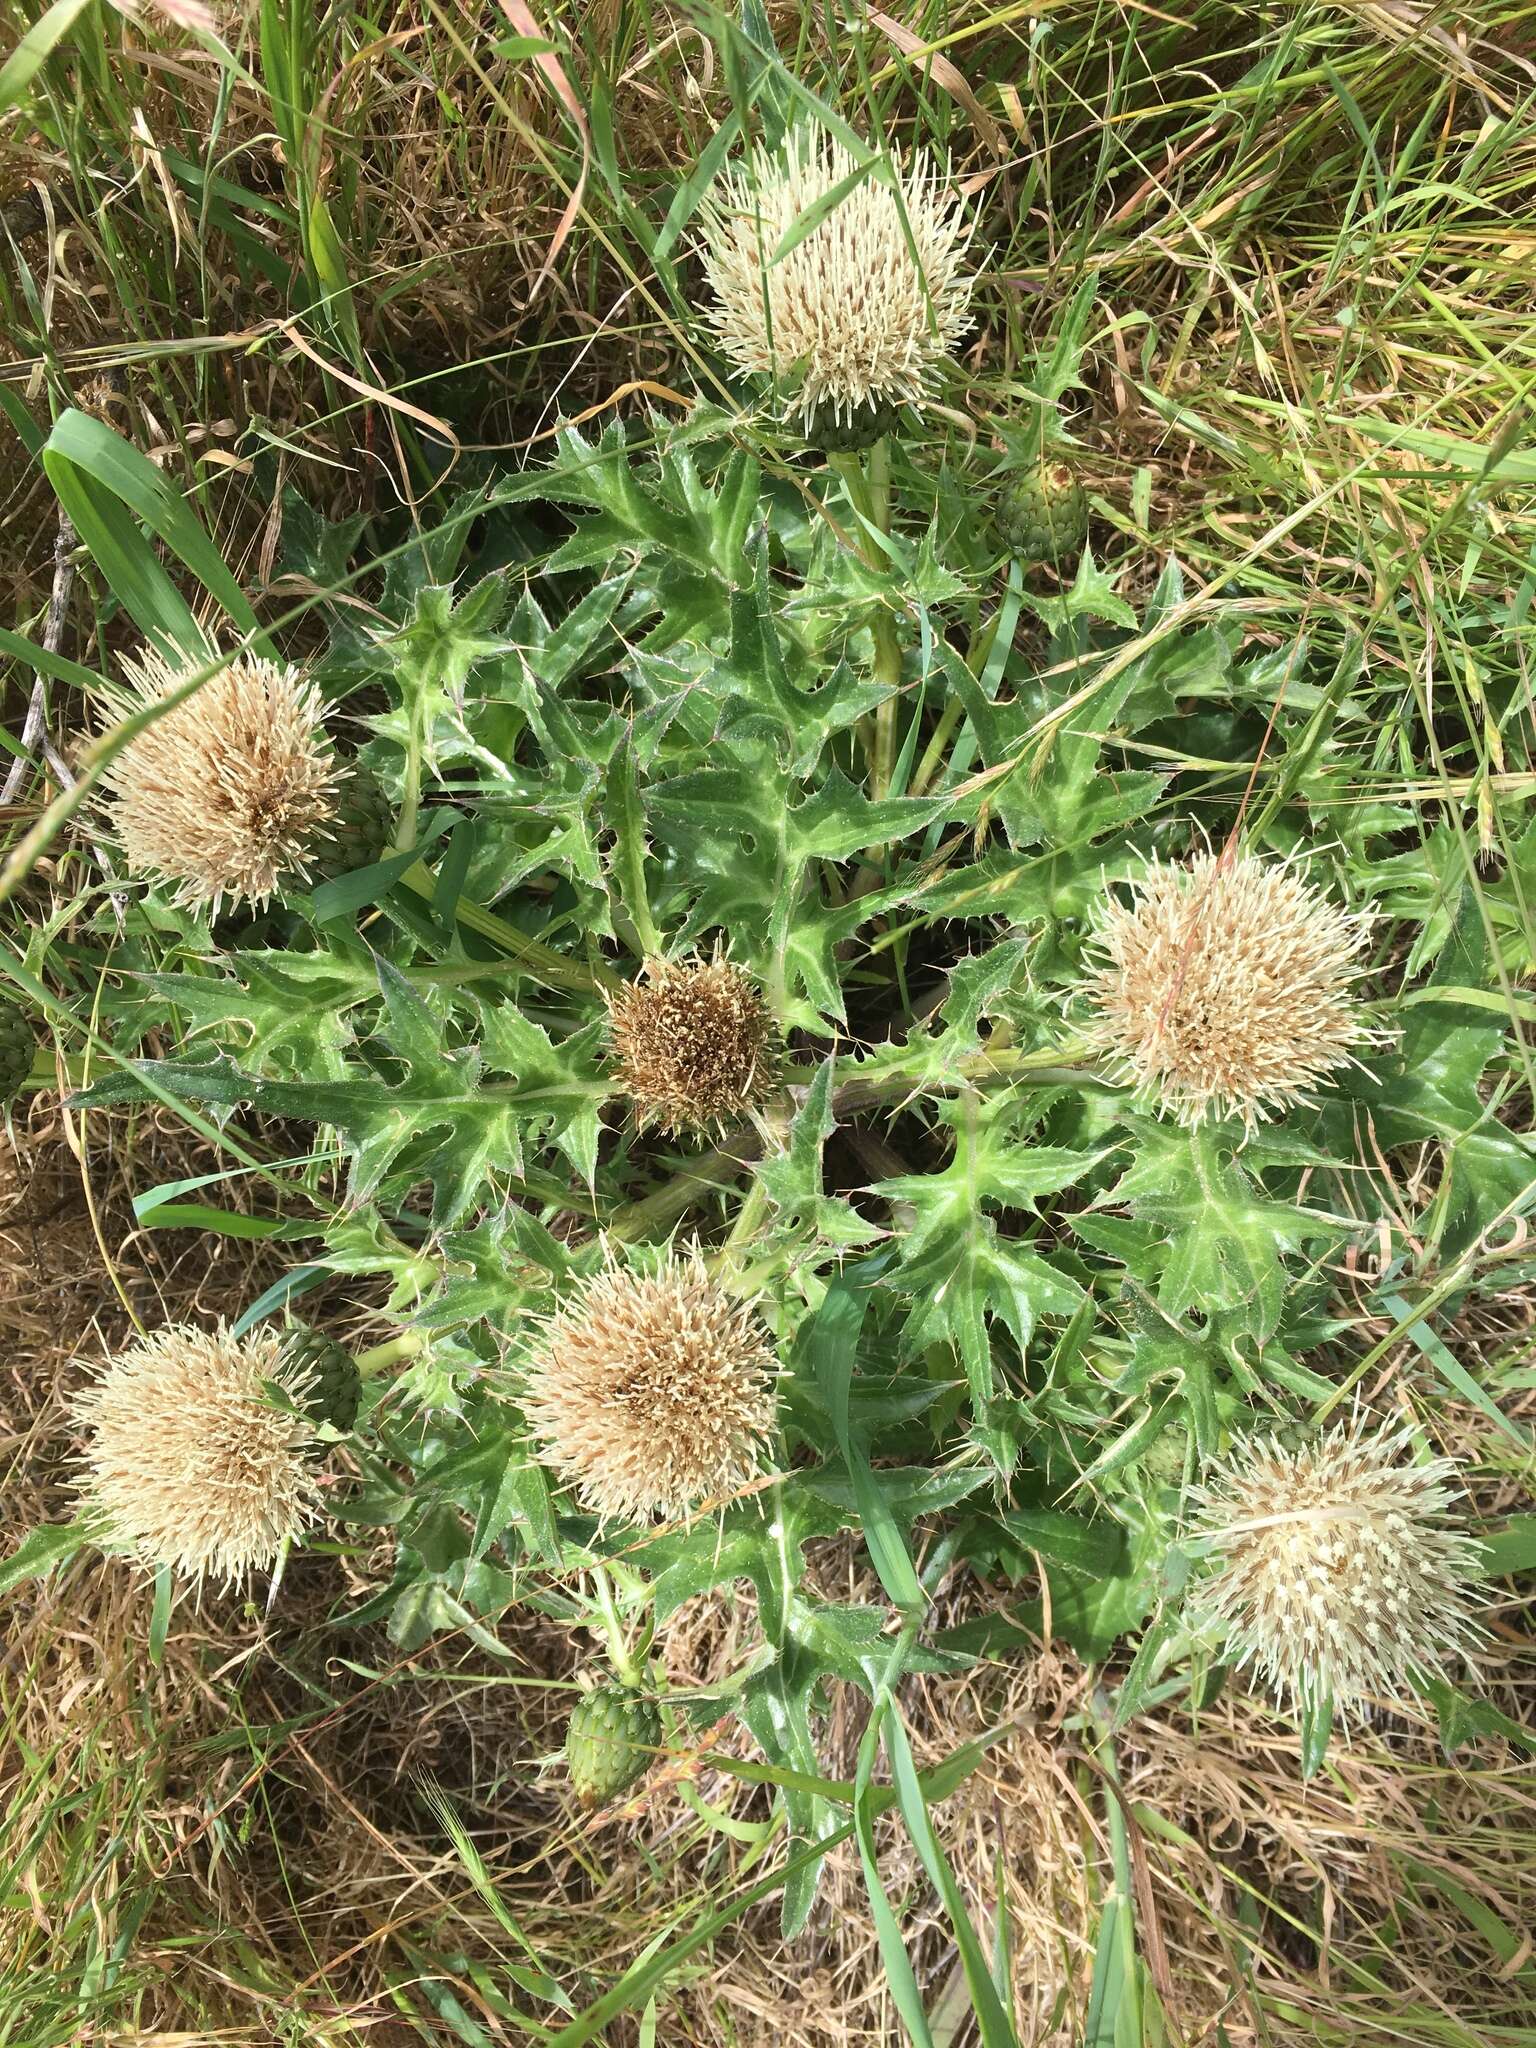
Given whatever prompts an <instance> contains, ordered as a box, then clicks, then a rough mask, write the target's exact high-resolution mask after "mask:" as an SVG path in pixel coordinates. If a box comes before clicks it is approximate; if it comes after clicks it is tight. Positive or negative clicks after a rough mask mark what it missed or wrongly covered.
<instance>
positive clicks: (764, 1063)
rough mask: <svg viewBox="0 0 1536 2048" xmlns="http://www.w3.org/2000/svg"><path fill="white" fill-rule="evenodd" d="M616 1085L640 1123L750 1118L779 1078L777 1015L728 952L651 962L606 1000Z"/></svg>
mask: <svg viewBox="0 0 1536 2048" xmlns="http://www.w3.org/2000/svg"><path fill="white" fill-rule="evenodd" d="M608 1025H609V1035H610V1038H611V1040H612V1045H613V1055H614V1064H615V1068H616V1072H617V1078H618V1083H619V1086H620V1087H621V1088H622V1089H623V1090H624V1092H625V1094H626V1095H628V1096H629V1097H630V1099H631V1101H632V1102H633V1103H634V1106H635V1115H636V1117H637V1118H638V1120H639V1121H640V1123H641V1124H656V1125H659V1126H660V1127H661V1128H662V1129H663V1130H668V1131H686V1130H707V1129H711V1128H713V1127H716V1126H718V1125H720V1124H722V1123H724V1122H725V1121H726V1120H727V1119H728V1118H733V1117H739V1116H745V1115H746V1113H747V1112H748V1111H749V1110H750V1109H752V1108H753V1107H754V1105H755V1104H757V1103H759V1102H761V1100H762V1099H763V1097H764V1095H765V1094H766V1093H767V1091H768V1089H769V1087H770V1086H771V1085H772V1081H773V1059H772V1054H771V1044H772V1037H773V1020H772V1019H771V1017H770V1016H769V1014H768V1006H767V1004H766V1003H765V1002H764V1001H763V998H762V994H761V991H760V990H759V989H758V988H757V986H756V984H755V983H754V982H753V981H751V980H750V979H749V977H748V976H747V975H745V974H743V973H742V971H741V969H740V968H739V967H735V966H733V965H732V964H731V962H730V961H729V960H723V959H718V958H717V959H714V960H709V961H704V960H684V961H676V962H668V961H665V960H653V961H650V962H649V963H648V964H647V966H646V970H645V978H644V979H643V980H641V981H632V982H630V983H629V984H628V985H627V986H626V987H624V988H622V989H620V990H619V991H618V992H617V994H615V995H614V996H613V997H612V998H611V1000H610V1003H609V1018H608Z"/></svg>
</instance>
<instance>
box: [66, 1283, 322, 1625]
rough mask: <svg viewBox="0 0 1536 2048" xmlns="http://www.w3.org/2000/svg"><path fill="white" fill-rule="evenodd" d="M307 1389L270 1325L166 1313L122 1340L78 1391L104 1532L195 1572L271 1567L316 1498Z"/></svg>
mask: <svg viewBox="0 0 1536 2048" xmlns="http://www.w3.org/2000/svg"><path fill="white" fill-rule="evenodd" d="M274 1386H275V1387H277V1388H279V1389H280V1390H281V1392H282V1394H283V1395H284V1396H285V1397H286V1398H287V1400H288V1401H289V1402H291V1403H292V1408H291V1409H290V1408H286V1407H284V1406H282V1405H280V1403H279V1402H278V1401H277V1400H275V1399H274V1398H273V1395H272V1393H271V1391H270V1389H271V1388H272V1387H274ZM310 1391H311V1376H310V1375H309V1374H308V1373H306V1372H303V1371H298V1370H295V1369H294V1368H293V1366H292V1365H291V1363H290V1361H289V1357H288V1354H287V1352H286V1350H285V1345H284V1340H283V1336H282V1333H281V1332H279V1331H276V1330H270V1331H255V1332H252V1333H251V1334H250V1335H249V1336H245V1337H236V1336H235V1335H234V1334H233V1332H232V1331H231V1330H230V1329H229V1328H228V1327H227V1325H225V1324H223V1323H220V1324H219V1325H218V1327H217V1328H216V1329H214V1330H211V1331H210V1330H199V1329H196V1328H195V1327H193V1326H192V1325H190V1324H172V1325H170V1326H168V1327H166V1328H165V1329H161V1330H156V1331H155V1332H154V1333H153V1335H151V1336H148V1337H145V1338H143V1339H142V1340H141V1341H140V1342H138V1343H136V1344H133V1345H131V1346H130V1347H129V1349H128V1350H126V1351H123V1352H120V1353H119V1354H118V1356H117V1357H116V1358H114V1359H113V1360H112V1361H111V1362H110V1364H109V1365H108V1366H107V1368H106V1370H105V1371H104V1372H103V1373H102V1374H101V1376H100V1377H99V1378H98V1379H97V1380H96V1382H95V1383H94V1385H92V1386H91V1387H90V1388H89V1389H88V1390H87V1391H86V1392H85V1393H84V1394H83V1395H82V1396H81V1397H80V1400H79V1402H78V1404H77V1412H78V1415H79V1418H80V1420H81V1422H82V1423H84V1425H85V1426H86V1428H87V1430H88V1431H89V1433H90V1434H89V1442H88V1444H87V1448H86V1451H85V1463H84V1473H83V1479H82V1493H83V1495H84V1499H85V1503H86V1505H87V1508H88V1511H89V1512H90V1513H91V1514H92V1516H93V1517H94V1518H95V1519H96V1520H97V1522H98V1523H99V1525H100V1527H101V1531H102V1534H103V1536H104V1538H105V1539H106V1540H107V1541H108V1542H109V1543H110V1544H112V1545H113V1546H114V1547H116V1548H121V1549H123V1550H126V1551H128V1552H129V1553H130V1554H131V1555H132V1556H134V1557H135V1558H137V1559H138V1561H139V1562H140V1563H141V1564H143V1565H145V1566H146V1567H148V1568H150V1569H153V1568H154V1567H156V1566H159V1565H170V1566H172V1567H174V1568H175V1569H176V1570H178V1571H182V1572H185V1573H187V1574H188V1575H189V1576H190V1577H191V1578H193V1579H194V1580H197V1581H199V1582H201V1581H202V1580H203V1579H205V1578H212V1579H215V1580H219V1581H222V1582H223V1583H225V1584H231V1585H241V1584H243V1583H244V1581H245V1580H246V1579H247V1578H248V1577H249V1576H250V1574H251V1573H252V1572H253V1571H262V1570H268V1569H270V1568H271V1567H272V1566H273V1565H275V1564H276V1563H277V1562H278V1560H279V1559H280V1558H281V1556H282V1555H283V1552H284V1551H285V1549H286V1548H287V1546H288V1545H289V1544H290V1543H292V1542H293V1541H294V1540H295V1539H296V1538H297V1537H298V1536H299V1534H300V1533H301V1532H302V1530H303V1528H304V1525H305V1523H306V1522H307V1521H308V1520H309V1518H310V1516H311V1515H312V1513H313V1512H314V1509H315V1506H316V1503H317V1501H318V1498H319V1488H318V1485H317V1481H316V1474H315V1461H314V1457H313V1455H312V1453H313V1452H314V1451H315V1450H316V1449H317V1448H318V1443H317V1439H316V1436H315V1431H314V1428H313V1426H312V1424H311V1423H310V1421H309V1418H308V1415H307V1413H306V1409H305V1402H306V1399H307V1397H308V1395H309V1394H310Z"/></svg>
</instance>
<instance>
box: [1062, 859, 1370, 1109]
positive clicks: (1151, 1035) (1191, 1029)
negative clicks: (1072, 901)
mask: <svg viewBox="0 0 1536 2048" xmlns="http://www.w3.org/2000/svg"><path fill="white" fill-rule="evenodd" d="M1131 887H1132V897H1133V900H1132V902H1131V903H1130V904H1129V905H1127V904H1125V903H1122V902H1121V901H1120V900H1119V898H1118V897H1116V896H1114V895H1112V894H1111V895H1109V896H1107V897H1106V898H1105V900H1104V902H1103V905H1102V907H1101V910H1100V913H1099V922H1098V926H1097V930H1096V933H1095V948H1096V951H1097V953H1098V955H1099V964H1098V965H1097V966H1096V968H1095V969H1094V971H1093V973H1092V974H1091V976H1090V977H1089V979H1088V981H1087V983H1086V986H1085V993H1086V996H1087V1000H1088V1004H1089V1007H1090V1010H1091V1013H1092V1015H1091V1021H1090V1023H1089V1026H1088V1032H1089V1036H1090V1038H1091V1040H1092V1041H1093V1043H1094V1044H1096V1045H1098V1046H1099V1047H1100V1048H1101V1049H1102V1050H1103V1051H1104V1052H1105V1053H1107V1054H1108V1055H1109V1057H1110V1061H1111V1063H1112V1065H1113V1066H1114V1068H1115V1069H1116V1071H1117V1072H1119V1073H1120V1074H1121V1075H1123V1076H1124V1078H1125V1079H1126V1080H1128V1081H1129V1082H1130V1083H1131V1084H1132V1085H1133V1086H1134V1088H1135V1089H1136V1090H1137V1092H1138V1094H1140V1095H1141V1096H1143V1097H1144V1098H1145V1099H1147V1100H1149V1101H1150V1102H1151V1103H1152V1104H1153V1105H1154V1106H1155V1107H1156V1108H1157V1109H1159V1110H1160V1111H1161V1112H1162V1113H1164V1114H1165V1115H1168V1116H1171V1117H1174V1118H1176V1119H1177V1120H1178V1121H1179V1122H1180V1123H1184V1124H1198V1123H1200V1122H1201V1121H1203V1120H1204V1119H1205V1118H1207V1117H1222V1116H1238V1117H1241V1118H1242V1120H1243V1121H1244V1122H1245V1123H1246V1124H1249V1125H1252V1124H1254V1123H1256V1122H1257V1121H1259V1120H1260V1119H1262V1118H1265V1117H1271V1116H1274V1115H1275V1114H1276V1113H1277V1112H1283V1111H1284V1110H1286V1109H1289V1108H1292V1107H1294V1106H1296V1105H1298V1104H1305V1103H1307V1102H1309V1101H1310V1100H1311V1099H1312V1094H1313V1091H1314V1089H1315V1088H1316V1086H1317V1084H1318V1082H1319V1081H1321V1080H1323V1079H1324V1078H1325V1077H1326V1076H1327V1075H1328V1074H1330V1073H1333V1072H1335V1071H1336V1070H1337V1069H1338V1068H1340V1067H1342V1066H1345V1065H1347V1064H1348V1063H1349V1060H1350V1056H1351V1048H1352V1047H1353V1046H1356V1045H1359V1044H1360V1043H1361V1042H1362V1041H1363V1040H1364V1039H1365V1038H1366V1037H1367V1036H1368V1032H1367V1029H1366V1026H1365V1024H1364V1022H1363V1020H1362V1018H1361V1015H1360V1010H1359V1006H1358V1004H1357V1002H1356V1001H1355V998H1354V993H1353V988H1354V983H1355V981H1356V980H1357V978H1358V975H1359V967H1358V964H1357V962H1358V956H1359V953H1360V950H1361V948H1362V946H1363V945H1364V944H1365V939H1366V925H1365V923H1364V921H1363V920H1362V919H1360V918H1358V917H1356V916H1353V915H1352V914H1351V913H1350V912H1348V911H1346V910H1343V909H1341V908H1340V907H1339V906H1338V905H1337V904H1333V903H1330V902H1329V901H1328V900H1327V898H1326V897H1325V896H1323V895H1322V894H1321V893H1320V892H1319V891H1318V890H1316V889H1314V888H1313V887H1311V886H1310V885H1309V884H1308V883H1307V882H1304V881H1303V880H1302V879H1301V877H1300V876H1299V875H1298V874H1297V873H1295V871H1294V870H1293V869H1291V868H1288V867H1282V866H1279V865H1276V864H1273V863H1265V862H1262V861H1258V860H1254V859H1251V858H1245V857H1236V858H1234V857H1232V856H1230V855H1227V854H1219V855H1218V854H1211V853H1201V854H1197V855H1196V856H1195V858H1194V859H1193V860H1192V861H1191V862H1190V863H1189V864H1188V866H1187V867H1169V866H1164V865H1163V864H1162V863H1161V862H1157V861H1154V862H1152V863H1151V864H1150V865H1149V866H1148V867H1147V868H1146V869H1145V870H1144V871H1143V872H1142V873H1141V874H1140V875H1138V876H1137V877H1135V879H1134V880H1133V882H1132V885H1131Z"/></svg>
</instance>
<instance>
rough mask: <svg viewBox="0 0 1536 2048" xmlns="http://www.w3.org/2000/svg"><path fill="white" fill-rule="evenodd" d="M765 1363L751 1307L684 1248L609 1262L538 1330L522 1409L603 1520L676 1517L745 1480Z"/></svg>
mask: <svg viewBox="0 0 1536 2048" xmlns="http://www.w3.org/2000/svg"><path fill="white" fill-rule="evenodd" d="M777 1371H778V1365H777V1361H776V1359H775V1357H774V1354H773V1351H772V1349H771V1347H770V1345H769V1342H768V1337H767V1333H766V1331H765V1330H764V1329H763V1326H762V1324H761V1323H760V1322H759V1321H758V1319H757V1316H756V1314H755V1313H754V1311H753V1309H752V1308H751V1306H750V1304H748V1303H746V1302H741V1301H735V1300H733V1299H732V1298H731V1296H730V1295H728V1294H727V1293H726V1292H725V1291H724V1289H723V1288H721V1287H719V1286H717V1285H716V1284H715V1282H714V1281H713V1280H711V1279H710V1277H709V1275H708V1274H707V1273H706V1272H705V1270H704V1267H703V1265H702V1263H701V1262H700V1260H699V1258H698V1256H697V1254H695V1255H694V1256H693V1257H691V1258H681V1259H680V1258H678V1257H676V1256H675V1255H671V1254H669V1256H668V1258H667V1260H666V1263H665V1264H664V1265H663V1266H662V1267H661V1269H660V1270H659V1271H658V1272H656V1273H654V1274H652V1273H639V1272H631V1271H629V1270H628V1269H627V1268H624V1267H619V1266H608V1267H605V1268H604V1269H603V1271H602V1272H600V1273H598V1274H596V1275H594V1276H593V1277H592V1278H591V1279H589V1280H586V1281H584V1282H583V1283H582V1284H581V1286H580V1288H579V1289H578V1291H577V1292H576V1294H575V1296H574V1298H573V1299H572V1300H571V1301H570V1302H569V1303H568V1304H567V1305H566V1306H564V1307H562V1308H561V1309H559V1310H558V1311H557V1312H556V1313H555V1315H553V1316H552V1317H551V1318H550V1320H549V1321H548V1323H546V1325H545V1326H544V1329H543V1332H542V1336H541V1342H540V1344H539V1348H538V1351H537V1354H536V1356H535V1357H534V1358H533V1360H532V1362H531V1363H530V1365H529V1368H528V1387H527V1392H526V1394H525V1396H524V1399H523V1412H524V1414H525V1415H526V1416H527V1418H528V1425H529V1428H530V1430H531V1431H532V1433H533V1435H534V1437H535V1439H536V1440H537V1442H538V1444H539V1446H540V1449H541V1453H542V1455H543V1456H544V1457H545V1458H547V1459H548V1461H549V1463H550V1464H552V1465H553V1466H554V1467H555V1468H556V1470H557V1471H558V1472H559V1473H560V1474H561V1476H562V1477H563V1478H566V1479H570V1480H574V1482H575V1484H576V1488H577V1491H578V1493H579V1494H580V1496H581V1498H582V1500H583V1501H584V1502H585V1503H586V1505H587V1506H588V1507H589V1508H591V1509H592V1510H593V1511H594V1512H595V1513H596V1514H598V1515H600V1516H601V1517H602V1518H603V1520H604V1521H609V1520H612V1521H625V1522H633V1521H644V1520H645V1519H647V1518H648V1517H649V1516H652V1515H663V1516H672V1515H681V1514H683V1513H685V1512H686V1511H687V1510H688V1509H689V1508H691V1507H694V1506H696V1505H697V1504H698V1503H699V1502H701V1501H705V1500H712V1499H718V1498H719V1497H721V1496H722V1495H726V1494H730V1493H733V1492H735V1490H736V1489H737V1488H738V1487H740V1486H743V1485H745V1483H746V1482H747V1481H748V1480H749V1479H751V1478H752V1477H753V1475H754V1474H755V1473H756V1472H757V1471H758V1469H759V1464H760V1460H761V1456H762V1451H763V1446H764V1442H765V1439H766V1438H767V1436H768V1434H769V1432H770V1430H771V1429H772V1428H773V1423H774V1416H775V1414H776V1412H777V1402H776V1398H775V1392H774V1380H775V1378H776V1376H777Z"/></svg>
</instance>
